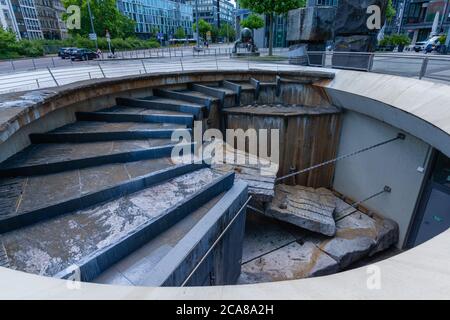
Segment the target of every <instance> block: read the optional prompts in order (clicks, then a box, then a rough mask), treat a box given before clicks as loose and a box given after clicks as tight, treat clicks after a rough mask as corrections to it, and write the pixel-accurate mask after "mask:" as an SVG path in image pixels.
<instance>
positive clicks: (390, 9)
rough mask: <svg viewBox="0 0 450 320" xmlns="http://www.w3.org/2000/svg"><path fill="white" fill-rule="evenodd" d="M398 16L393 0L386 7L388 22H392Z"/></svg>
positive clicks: (389, 0)
mask: <svg viewBox="0 0 450 320" xmlns="http://www.w3.org/2000/svg"><path fill="white" fill-rule="evenodd" d="M396 14H397V11H396V10H395V9H394V6H393V5H392V0H388V4H387V7H386V20H387V21H392V19H393V18H394V17H395V15H396Z"/></svg>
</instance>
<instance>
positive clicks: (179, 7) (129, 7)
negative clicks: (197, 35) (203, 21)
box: [117, 0, 193, 39]
mask: <svg viewBox="0 0 450 320" xmlns="http://www.w3.org/2000/svg"><path fill="white" fill-rule="evenodd" d="M117 7H118V9H119V11H120V12H122V13H123V14H125V15H127V16H128V17H129V18H130V19H132V20H134V21H135V22H136V35H138V36H139V37H141V38H149V37H150V36H151V35H152V33H155V32H159V33H162V34H164V37H165V39H171V38H172V37H173V35H174V34H175V32H176V31H177V29H178V28H180V27H181V28H183V29H184V31H185V33H186V36H187V37H193V30H192V24H193V10H192V6H190V5H187V4H185V3H184V1H168V0H118V1H117Z"/></svg>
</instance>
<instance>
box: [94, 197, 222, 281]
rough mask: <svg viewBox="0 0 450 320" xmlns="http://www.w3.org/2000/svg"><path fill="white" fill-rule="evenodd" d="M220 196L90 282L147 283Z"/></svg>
mask: <svg viewBox="0 0 450 320" xmlns="http://www.w3.org/2000/svg"><path fill="white" fill-rule="evenodd" d="M222 196H223V194H222V195H220V196H217V197H215V198H214V199H212V200H210V201H209V202H208V203H206V204H205V205H203V206H202V207H200V208H198V209H197V210H195V211H194V212H193V213H191V214H190V215H189V216H187V217H186V218H184V219H183V220H181V221H180V222H178V223H177V224H175V225H174V226H172V227H171V228H170V229H168V230H167V231H164V232H163V233H161V234H160V235H158V236H157V237H156V238H154V239H153V240H151V241H150V242H148V243H147V244H146V245H145V246H143V247H141V248H140V249H138V250H137V251H135V252H133V253H131V254H130V255H129V256H128V257H126V258H125V259H122V260H121V261H120V262H118V263H116V264H115V265H113V266H111V267H110V268H109V269H108V270H106V271H105V272H103V273H102V274H101V275H100V276H99V277H97V278H96V279H95V280H94V281H93V282H95V283H103V284H115V285H134V286H137V285H144V283H145V282H146V281H148V274H149V273H150V272H151V271H152V269H153V268H154V267H155V266H156V265H157V263H158V262H159V261H160V260H161V259H162V258H163V257H164V256H166V255H167V254H168V253H169V252H170V251H171V250H172V249H173V248H174V247H175V245H176V244H177V243H179V241H180V240H182V239H183V237H184V236H185V235H186V234H187V233H188V232H189V231H190V230H191V229H192V228H193V227H194V226H195V224H196V223H197V222H198V221H199V220H200V219H202V218H203V217H204V216H205V215H206V214H207V213H208V211H209V210H210V209H211V208H212V207H213V206H214V205H215V204H216V203H217V202H218V201H219V200H220V199H221V198H222Z"/></svg>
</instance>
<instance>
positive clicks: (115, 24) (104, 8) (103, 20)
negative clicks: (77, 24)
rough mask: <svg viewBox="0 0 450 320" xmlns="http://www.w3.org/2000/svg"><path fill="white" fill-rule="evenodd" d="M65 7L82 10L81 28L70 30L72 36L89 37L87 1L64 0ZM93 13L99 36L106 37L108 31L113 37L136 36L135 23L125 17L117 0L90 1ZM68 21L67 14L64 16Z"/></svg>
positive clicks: (89, 24) (89, 25)
mask: <svg viewBox="0 0 450 320" xmlns="http://www.w3.org/2000/svg"><path fill="white" fill-rule="evenodd" d="M63 4H64V7H66V8H67V7H69V6H70V5H76V6H79V7H80V8H81V28H80V29H73V30H69V31H70V33H71V34H72V35H76V34H78V35H81V36H87V35H88V34H89V33H91V32H92V31H91V21H90V17H89V11H88V6H87V0H63ZM90 6H91V12H92V16H93V17H94V28H95V32H96V33H97V35H98V36H99V37H100V36H105V34H106V30H108V31H109V33H110V35H111V37H115V38H117V37H120V38H125V37H129V36H134V27H135V22H134V21H133V20H131V19H130V18H128V17H127V16H125V15H123V14H122V13H121V12H120V11H119V10H118V9H117V6H116V1H115V0H101V1H95V0H94V1H93V0H90ZM63 19H64V20H66V19H67V14H65V15H63Z"/></svg>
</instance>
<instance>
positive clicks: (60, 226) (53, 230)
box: [2, 169, 220, 276]
mask: <svg viewBox="0 0 450 320" xmlns="http://www.w3.org/2000/svg"><path fill="white" fill-rule="evenodd" d="M219 177H220V175H219V174H217V173H214V172H213V171H211V170H210V169H202V170H199V171H196V172H193V173H189V174H186V175H183V176H180V177H177V178H175V179H173V180H170V181H168V182H166V183H163V184H160V185H157V186H154V187H151V188H148V189H145V190H143V191H141V192H137V193H135V194H132V195H130V196H126V197H122V198H119V199H117V200H115V201H111V202H109V203H106V204H103V205H98V206H94V207H92V208H90V209H87V210H81V211H77V212H75V213H69V214H66V215H63V216H59V217H57V218H54V219H51V220H48V221H44V222H41V223H38V224H35V225H33V226H30V227H26V228H23V229H19V230H16V231H12V232H9V233H6V234H4V235H3V236H2V242H3V245H4V247H5V251H6V254H7V257H8V259H9V264H10V268H12V269H15V270H21V271H25V272H29V273H34V274H40V275H45V276H53V275H55V274H57V273H58V272H60V271H61V270H63V269H65V268H67V267H69V266H71V265H73V264H76V263H77V262H78V261H80V259H82V258H83V257H86V256H88V255H91V254H93V253H95V252H97V251H99V250H102V249H104V248H106V247H108V246H110V245H112V244H115V243H117V242H118V241H120V240H121V239H123V238H124V237H125V236H127V235H128V234H130V233H132V232H133V231H135V230H136V229H137V228H138V227H139V226H141V225H142V224H144V223H147V222H149V221H151V220H154V219H156V218H157V217H159V216H161V215H164V214H165V212H167V210H169V209H171V208H173V207H174V206H176V205H177V204H178V203H180V202H182V201H183V199H185V198H186V197H188V196H189V195H192V194H193V193H195V192H197V191H199V190H200V189H202V188H204V187H205V186H206V185H207V184H209V183H211V182H213V181H214V180H215V179H217V178H219Z"/></svg>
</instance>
